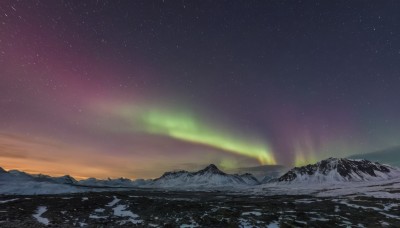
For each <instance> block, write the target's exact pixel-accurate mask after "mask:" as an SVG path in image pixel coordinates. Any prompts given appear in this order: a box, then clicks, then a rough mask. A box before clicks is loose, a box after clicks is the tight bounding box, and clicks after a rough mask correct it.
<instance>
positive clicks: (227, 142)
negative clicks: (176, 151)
mask: <svg viewBox="0 0 400 228" xmlns="http://www.w3.org/2000/svg"><path fill="white" fill-rule="evenodd" d="M117 110H119V111H118V115H119V116H120V117H123V118H124V119H126V120H127V121H128V123H129V124H130V125H131V127H132V128H133V129H135V130H136V131H137V130H139V131H144V132H146V133H149V134H156V135H164V136H168V137H171V138H175V139H178V140H182V141H187V142H192V143H198V144H202V145H207V146H210V147H213V148H217V149H220V150H223V151H227V152H231V153H234V154H238V155H242V156H246V157H250V158H254V159H257V160H258V161H259V162H260V163H261V164H263V165H265V164H269V165H273V164H276V160H275V158H274V156H273V154H272V152H271V151H270V149H269V147H268V146H267V145H266V144H264V143H261V142H256V141H255V140H249V139H243V138H241V137H235V136H233V135H232V134H228V133H227V132H224V131H218V130H216V129H215V128H216V127H215V125H207V124H206V123H203V122H202V121H199V120H198V119H197V118H195V117H194V115H191V114H188V113H187V112H170V111H166V110H162V109H141V110H140V111H138V110H137V109H136V110H135V109H134V108H132V107H123V108H121V109H117ZM211 126H214V127H211Z"/></svg>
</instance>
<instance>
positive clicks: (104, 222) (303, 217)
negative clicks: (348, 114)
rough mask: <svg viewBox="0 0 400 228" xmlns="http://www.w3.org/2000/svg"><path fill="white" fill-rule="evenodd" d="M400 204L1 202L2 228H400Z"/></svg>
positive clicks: (78, 197) (56, 198)
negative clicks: (49, 226) (304, 227)
mask: <svg viewBox="0 0 400 228" xmlns="http://www.w3.org/2000/svg"><path fill="white" fill-rule="evenodd" d="M399 205H400V200H399V199H387V198H373V197H364V196H354V195H353V196H340V197H334V198H332V197H322V196H321V197H314V196H309V195H253V194H245V193H243V192H241V193H233V192H225V191H211V192H206V191H200V192H199V191H172V190H152V189H145V190H140V189H139V190H130V191H121V192H116V191H114V192H110V191H107V192H92V193H76V194H59V195H40V196H20V195H13V196H2V197H0V208H1V210H0V226H1V227H40V226H47V225H52V226H53V227H54V226H56V227H61V226H62V227H110V226H114V227H116V226H118V227H119V226H126V227H132V226H140V227H182V228H183V227H302V226H309V227H348V226H350V227H385V226H388V227H389V226H390V227H399V226H400V207H399Z"/></svg>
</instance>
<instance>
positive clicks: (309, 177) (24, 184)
mask: <svg viewBox="0 0 400 228" xmlns="http://www.w3.org/2000/svg"><path fill="white" fill-rule="evenodd" d="M395 177H400V170H399V169H398V168H394V167H392V166H389V165H383V164H380V163H378V162H371V161H368V160H362V159H358V160H357V159H345V158H329V159H326V160H322V161H320V162H317V163H316V164H310V165H306V166H302V167H295V168H293V169H291V170H289V171H288V172H286V173H285V174H283V175H281V176H280V177H279V178H272V179H271V178H264V179H263V180H262V181H259V180H258V179H257V178H255V177H254V176H253V175H252V174H250V173H245V174H227V173H225V172H223V171H221V170H219V169H218V168H217V166H215V165H213V164H211V165H208V166H207V167H205V168H204V169H202V170H199V171H196V172H188V171H185V170H181V171H173V172H166V173H164V174H163V175H162V176H161V177H159V178H156V179H153V180H143V179H138V180H130V179H126V178H118V179H106V180H99V179H96V178H88V179H85V180H79V181H78V180H75V179H74V178H73V177H71V176H68V175H65V176H61V177H51V176H48V175H43V174H28V173H25V172H22V171H18V170H9V171H5V170H4V169H2V168H0V194H49V193H62V192H81V191H88V189H89V190H91V189H92V190H93V189H101V188H103V189H104V188H108V189H109V188H202V189H204V188H220V187H230V188H231V187H247V188H251V187H256V186H258V185H260V186H264V185H265V186H268V184H270V183H276V184H292V183H296V184H298V183H302V184H305V185H308V184H312V185H315V184H318V183H332V182H341V183H346V182H367V181H381V180H389V179H391V178H395Z"/></svg>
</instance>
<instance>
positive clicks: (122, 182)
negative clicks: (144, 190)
mask: <svg viewBox="0 0 400 228" xmlns="http://www.w3.org/2000/svg"><path fill="white" fill-rule="evenodd" d="M147 182H148V181H146V180H143V179H138V180H131V179H127V178H122V177H121V178H117V179H111V178H108V179H106V180H100V179H96V178H93V177H92V178H88V179H85V180H80V181H78V182H77V183H76V184H77V185H82V186H90V187H136V186H139V185H144V184H146V183H147Z"/></svg>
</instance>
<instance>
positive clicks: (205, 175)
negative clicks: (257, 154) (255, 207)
mask: <svg viewBox="0 0 400 228" xmlns="http://www.w3.org/2000/svg"><path fill="white" fill-rule="evenodd" d="M255 184H259V182H258V180H257V179H256V178H255V177H254V176H253V175H251V174H248V173H247V174H243V175H238V174H233V175H232V174H226V173H224V172H222V171H221V170H219V169H218V168H217V167H216V166H215V165H213V164H211V165H209V166H207V167H206V168H204V169H202V170H199V171H197V172H188V171H176V172H166V173H164V174H163V175H162V176H161V177H160V178H157V179H154V181H153V183H152V185H153V186H157V187H222V186H236V185H255Z"/></svg>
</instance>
